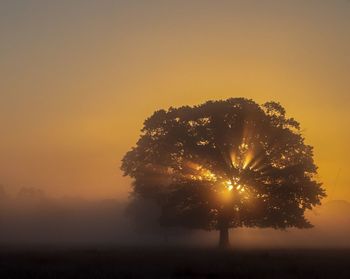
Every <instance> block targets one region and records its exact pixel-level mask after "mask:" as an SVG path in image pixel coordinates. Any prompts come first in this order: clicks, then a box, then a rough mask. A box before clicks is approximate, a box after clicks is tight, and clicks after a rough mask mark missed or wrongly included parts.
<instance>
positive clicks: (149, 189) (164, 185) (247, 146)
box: [122, 98, 325, 247]
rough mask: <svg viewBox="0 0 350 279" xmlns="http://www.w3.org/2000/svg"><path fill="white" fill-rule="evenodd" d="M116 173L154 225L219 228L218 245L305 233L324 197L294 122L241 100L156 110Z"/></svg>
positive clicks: (269, 107) (277, 108) (273, 108)
mask: <svg viewBox="0 0 350 279" xmlns="http://www.w3.org/2000/svg"><path fill="white" fill-rule="evenodd" d="M122 170H123V171H124V175H126V176H130V177H132V178H133V179H134V182H133V193H134V195H136V196H141V197H143V198H149V199H153V200H155V201H156V202H157V203H158V205H159V206H160V208H161V217H160V220H159V221H160V224H162V225H164V226H183V227H186V228H196V229H208V230H211V229H215V230H219V231H220V246H224V247H225V246H227V245H228V244H229V239H228V230H229V228H236V227H243V226H245V227H261V228H266V227H272V228H276V229H285V228H288V227H297V228H308V227H311V226H312V225H311V224H310V223H309V222H308V221H307V220H306V219H305V216H304V212H305V210H306V209H311V208H312V207H313V206H315V205H317V204H320V200H321V199H322V198H323V197H324V196H325V192H324V190H323V189H322V187H321V183H319V182H317V181H316V180H315V175H316V173H317V167H316V166H315V164H314V161H313V152H312V147H311V146H309V145H306V144H305V143H304V138H303V137H302V135H301V132H300V127H299V123H298V122H297V121H295V120H294V119H293V118H287V117H286V114H285V110H284V108H283V107H282V106H281V105H280V104H279V103H275V102H267V103H265V104H263V105H258V104H257V103H255V102H254V101H252V100H247V99H244V98H232V99H228V100H224V101H209V102H206V103H204V104H202V105H198V106H193V107H190V106H184V107H180V108H170V109H169V110H168V111H165V110H159V111H156V112H155V113H154V114H153V115H152V116H151V117H150V118H148V119H146V121H145V122H144V127H143V129H142V134H141V137H140V139H139V140H138V142H137V145H136V147H134V148H132V150H131V151H129V152H128V153H127V154H126V155H125V157H124V158H123V162H122Z"/></svg>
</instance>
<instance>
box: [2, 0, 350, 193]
mask: <svg viewBox="0 0 350 279" xmlns="http://www.w3.org/2000/svg"><path fill="white" fill-rule="evenodd" d="M0 40H1V42H0V75H1V79H0V128H1V130H0V132H1V134H0V184H4V185H7V186H8V187H7V188H8V189H11V188H12V189H17V188H18V187H20V186H37V187H42V188H45V189H46V190H47V191H48V192H50V193H54V194H60V195H61V194H72V195H76V194H82V195H87V196H98V197H115V196H117V197H120V198H124V197H126V196H127V193H128V191H129V190H130V188H129V183H130V180H128V179H126V178H122V175H121V172H120V171H119V166H120V159H121V158H122V156H123V155H124V153H125V152H126V151H128V150H129V149H130V147H131V146H133V145H134V144H135V142H136V140H137V138H138V135H139V131H140V129H141V126H142V122H143V120H144V119H145V118H146V117H147V116H149V115H150V114H151V113H152V112H153V111H154V110H156V109H160V108H168V107H169V106H180V105H186V104H197V103H201V102H203V101H206V100H208V99H222V98H229V97H248V98H253V99H254V100H256V101H257V102H259V103H263V102H265V101H268V100H275V101H280V102H281V103H282V105H284V106H285V108H286V109H287V113H288V115H289V116H291V117H295V118H296V119H297V120H299V121H300V122H301V124H302V128H303V131H304V135H305V137H306V139H307V143H309V144H311V145H313V146H314V147H315V159H316V163H317V164H318V165H319V167H320V168H319V179H320V180H321V181H323V182H324V183H325V186H326V188H327V189H328V194H329V195H330V198H331V199H346V200H350V187H348V186H349V183H350V179H349V174H348V169H349V168H350V162H349V158H350V147H349V143H350V131H349V127H350V110H349V105H350V1H347V0H338V1H337V0H328V1H326V0H324V1H323V0H307V1H306V0H299V1H298V0H290V1H287V0H286V1H280V0H274V1H272V0H271V1H269V0H265V1H264V0H256V1H253V0H242V1H233V0H232V1H228V0H227V1H224V0H221V1H220V0H219V1H205V0H201V1H190V0H183V1H182V0H178V1H165V0H164V1H151V0H147V1H146V0H144V1H132V0H125V1H102V0H99V1H88V0H84V1H78V0H76V1H62V0H60V1H53V0H52V1H49V0H46V1H34V0H33V1H30V0H26V1H24V0H23V1H19V0H17V1H16V0H0ZM339 170H340V172H339ZM338 173H339V177H338V182H336V180H337V174H338Z"/></svg>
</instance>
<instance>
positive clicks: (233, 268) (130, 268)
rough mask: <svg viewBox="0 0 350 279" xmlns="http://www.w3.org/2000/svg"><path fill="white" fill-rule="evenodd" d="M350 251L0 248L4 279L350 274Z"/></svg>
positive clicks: (287, 276) (253, 276)
mask: <svg viewBox="0 0 350 279" xmlns="http://www.w3.org/2000/svg"><path fill="white" fill-rule="evenodd" d="M349 266H350V250H226V251H223V250H216V249H198V248H197V249H190V248H164V247H163V248H150V247H147V248H145V247H144V248H141V247H139V248H125V247H124V248H113V249H41V250H35V251H34V250H23V249H21V250H14V249H2V250H1V252H0V278H9V279H10V278H159V277H161V278H173V277H178V278H189V277H191V278H350V269H349Z"/></svg>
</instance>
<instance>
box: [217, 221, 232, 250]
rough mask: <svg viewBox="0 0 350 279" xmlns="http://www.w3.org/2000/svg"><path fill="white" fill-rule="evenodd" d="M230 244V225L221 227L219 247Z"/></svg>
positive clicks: (226, 246)
mask: <svg viewBox="0 0 350 279" xmlns="http://www.w3.org/2000/svg"><path fill="white" fill-rule="evenodd" d="M229 246H230V242H229V234H228V227H227V226H225V227H222V228H220V240H219V247H220V248H228V247H229Z"/></svg>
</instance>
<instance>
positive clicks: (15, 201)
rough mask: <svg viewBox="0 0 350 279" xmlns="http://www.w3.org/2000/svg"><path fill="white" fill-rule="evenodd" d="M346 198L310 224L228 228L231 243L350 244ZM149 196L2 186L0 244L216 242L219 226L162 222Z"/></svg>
mask: <svg viewBox="0 0 350 279" xmlns="http://www.w3.org/2000/svg"><path fill="white" fill-rule="evenodd" d="M349 216H350V203H348V202H347V201H344V200H333V201H328V202H325V203H324V204H322V205H321V206H318V207H316V208H315V209H314V210H312V211H308V212H307V217H308V219H309V220H310V221H311V223H312V224H313V225H314V228H312V229H303V230H299V229H294V228H292V229H287V230H285V231H282V230H274V229H254V228H252V229H249V228H242V229H231V231H230V238H231V246H232V247H233V248H291V247H292V248H347V247H350V238H349V235H350V218H349ZM158 217H159V209H158V208H157V207H156V206H155V205H154V204H152V203H151V202H149V201H142V202H138V203H133V202H132V200H131V199H129V200H117V199H100V200H87V199H83V198H79V197H58V198H57V197H56V198H54V197H50V196H47V195H45V193H44V191H42V190H40V189H35V188H22V189H21V190H20V191H19V192H18V193H16V194H12V195H9V194H6V191H5V189H4V188H3V187H2V189H1V190H0V227H1V230H0V245H1V246H10V247H21V246H23V247H26V246H31V245H47V246H62V247H64V246H71V247H74V246H87V247H90V246H92V247H116V246H136V245H142V246H196V247H215V246H216V245H217V239H218V232H216V231H211V232H208V231H203V230H185V229H181V228H163V227H160V226H159V225H158V223H157V219H158Z"/></svg>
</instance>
